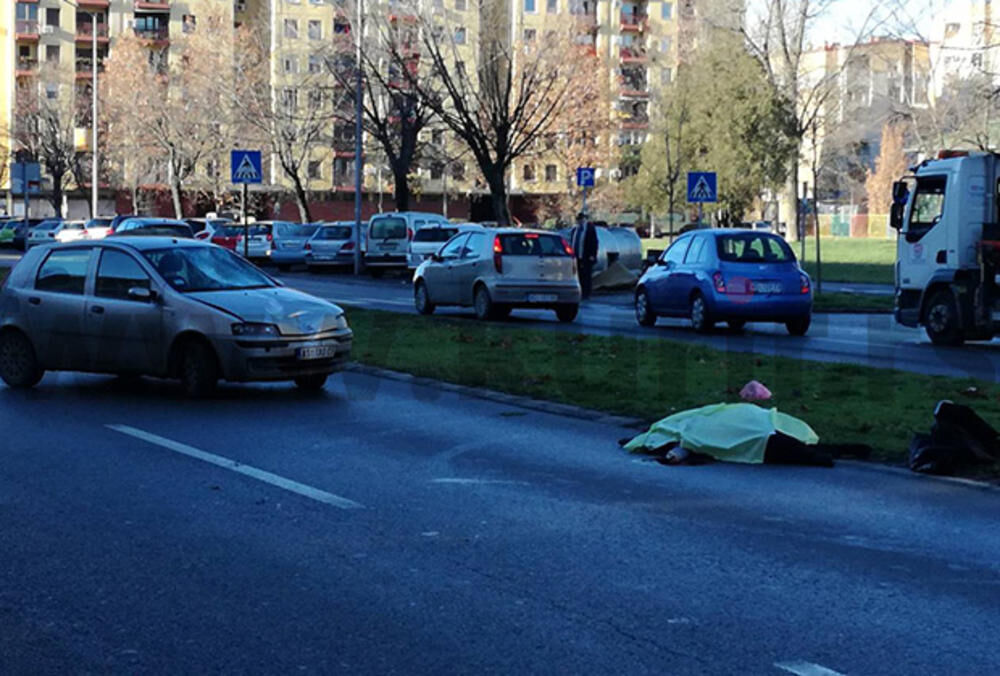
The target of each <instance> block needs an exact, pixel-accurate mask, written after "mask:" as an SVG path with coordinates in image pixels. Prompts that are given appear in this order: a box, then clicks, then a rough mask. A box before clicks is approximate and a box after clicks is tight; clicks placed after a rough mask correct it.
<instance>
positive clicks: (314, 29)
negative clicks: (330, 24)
mask: <svg viewBox="0 0 1000 676" xmlns="http://www.w3.org/2000/svg"><path fill="white" fill-rule="evenodd" d="M309 39H310V40H322V39H323V22H322V21H317V20H316V19H310V20H309Z"/></svg>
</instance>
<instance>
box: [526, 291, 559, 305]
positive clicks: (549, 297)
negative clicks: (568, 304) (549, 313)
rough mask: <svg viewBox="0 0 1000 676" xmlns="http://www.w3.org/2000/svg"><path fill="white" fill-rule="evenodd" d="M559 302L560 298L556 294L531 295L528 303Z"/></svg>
mask: <svg viewBox="0 0 1000 676" xmlns="http://www.w3.org/2000/svg"><path fill="white" fill-rule="evenodd" d="M557 300H559V296H557V295H556V294H554V293H529V294H528V302H529V303H555V302H556V301H557Z"/></svg>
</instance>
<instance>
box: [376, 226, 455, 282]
mask: <svg viewBox="0 0 1000 676" xmlns="http://www.w3.org/2000/svg"><path fill="white" fill-rule="evenodd" d="M428 225H435V226H442V225H448V219H447V218H445V217H444V216H442V215H440V214H430V213H424V212H421V211H397V212H393V213H388V214H378V215H377V216H372V218H371V220H370V221H368V230H367V235H368V236H367V241H366V242H365V243H364V244H365V249H364V251H365V267H366V268H367V269H368V271H369V273H371V275H372V276H373V277H378V276H379V275H381V274H382V273H383V272H385V271H386V270H387V269H391V268H398V269H404V270H405V269H406V267H407V262H408V258H409V253H410V242H411V241H412V240H413V235H414V233H415V232H416V231H417V230H420V229H421V228H425V227H427V226H428Z"/></svg>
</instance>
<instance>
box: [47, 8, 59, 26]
mask: <svg viewBox="0 0 1000 676" xmlns="http://www.w3.org/2000/svg"><path fill="white" fill-rule="evenodd" d="M45 25H46V26H55V27H56V28H59V8H58V7H49V8H48V9H46V10H45Z"/></svg>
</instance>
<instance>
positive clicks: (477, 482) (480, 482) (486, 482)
mask: <svg viewBox="0 0 1000 676" xmlns="http://www.w3.org/2000/svg"><path fill="white" fill-rule="evenodd" d="M431 483H433V484H456V485H459V486H527V485H528V484H527V483H526V482H524V481H505V480H503V479H457V478H456V479H449V478H445V479H431Z"/></svg>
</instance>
